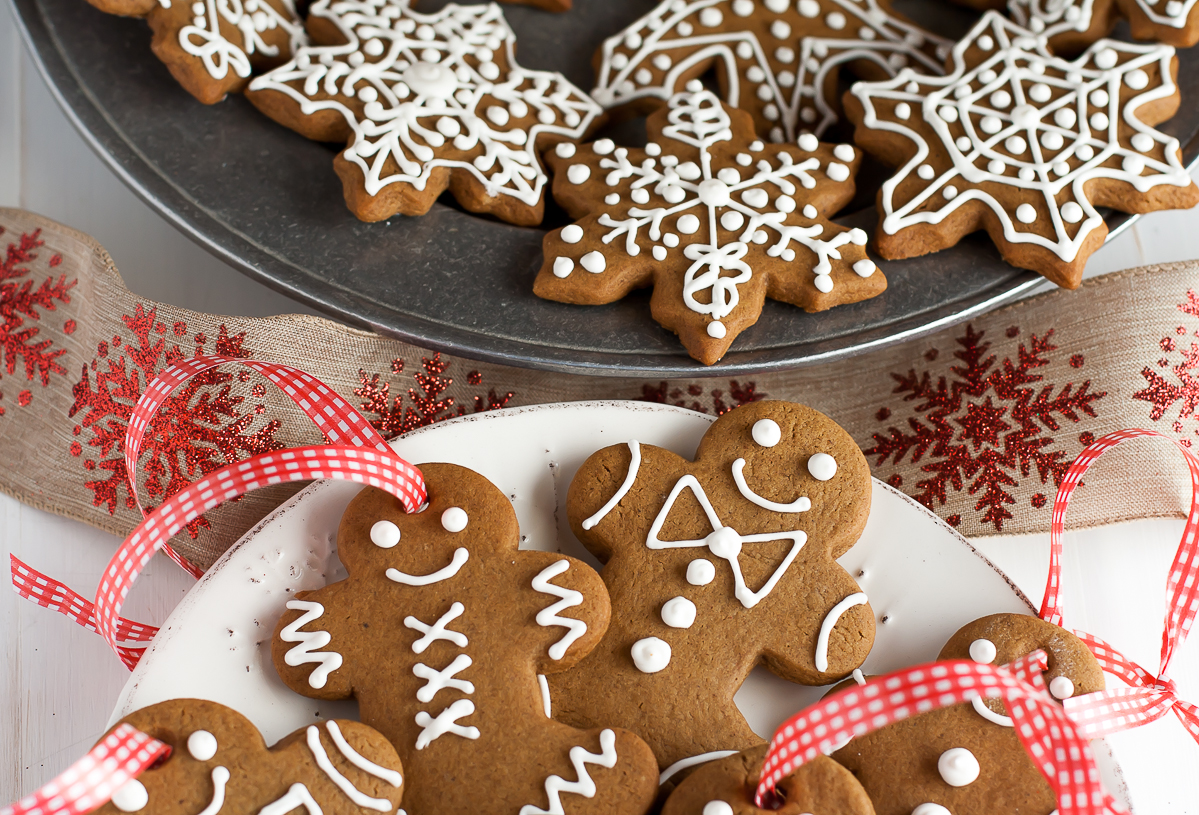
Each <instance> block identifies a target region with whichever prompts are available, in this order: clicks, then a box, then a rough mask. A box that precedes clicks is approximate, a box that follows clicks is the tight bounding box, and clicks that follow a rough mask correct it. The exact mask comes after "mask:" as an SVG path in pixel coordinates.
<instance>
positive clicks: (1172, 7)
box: [1166, 0, 1186, 17]
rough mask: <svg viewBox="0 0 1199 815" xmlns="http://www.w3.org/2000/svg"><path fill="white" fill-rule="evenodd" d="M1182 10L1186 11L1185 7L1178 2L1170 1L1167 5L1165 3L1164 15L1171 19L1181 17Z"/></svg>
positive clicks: (1176, 0) (1177, 0) (1175, 0)
mask: <svg viewBox="0 0 1199 815" xmlns="http://www.w3.org/2000/svg"><path fill="white" fill-rule="evenodd" d="M1184 9H1186V6H1184V5H1183V4H1182V3H1180V2H1179V0H1170V2H1169V3H1166V14H1168V15H1169V16H1171V17H1181V16H1182V12H1183V10H1184Z"/></svg>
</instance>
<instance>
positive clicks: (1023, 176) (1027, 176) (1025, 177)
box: [1016, 167, 1037, 181]
mask: <svg viewBox="0 0 1199 815" xmlns="http://www.w3.org/2000/svg"><path fill="white" fill-rule="evenodd" d="M1016 175H1017V176H1019V177H1020V180H1021V181H1032V180H1033V179H1034V178H1036V177H1037V171H1036V170H1034V169H1033V168H1032V167H1021V168H1020V172H1018V173H1016Z"/></svg>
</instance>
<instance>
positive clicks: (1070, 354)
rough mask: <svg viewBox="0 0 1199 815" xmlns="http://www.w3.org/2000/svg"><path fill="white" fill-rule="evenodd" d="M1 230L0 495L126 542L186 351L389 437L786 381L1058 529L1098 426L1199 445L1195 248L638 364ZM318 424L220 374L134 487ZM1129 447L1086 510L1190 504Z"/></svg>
mask: <svg viewBox="0 0 1199 815" xmlns="http://www.w3.org/2000/svg"><path fill="white" fill-rule="evenodd" d="M0 228H2V229H3V232H2V233H0V242H2V243H4V244H7V252H6V255H5V258H4V261H3V263H2V264H0V320H2V323H0V343H2V344H3V347H2V350H0V354H2V357H0V359H2V364H0V461H2V462H3V465H0V490H3V491H5V492H7V493H9V494H10V495H13V496H14V497H16V498H17V499H19V500H21V501H24V502H25V503H27V504H30V505H32V506H35V507H39V508H42V509H46V510H49V511H51V512H55V513H58V514H60V515H65V516H68V517H71V518H77V519H79V520H82V521H84V522H86V523H89V524H92V525H93V526H97V527H100V528H102V529H105V530H108V531H111V532H113V533H116V534H119V535H122V536H124V535H125V534H127V533H128V532H129V530H130V529H132V528H133V527H134V526H135V525H136V522H137V520H138V519H139V515H138V513H137V511H136V508H135V505H134V503H133V500H132V497H131V495H130V491H129V488H128V482H127V477H126V472H125V464H124V461H123V458H124V449H123V437H124V434H125V427H126V424H127V422H128V419H129V416H130V413H131V412H132V409H133V405H134V404H135V403H136V401H137V397H138V395H139V394H140V393H141V390H142V388H144V387H145V385H146V383H147V381H149V380H150V379H152V378H153V376H154V375H155V374H157V373H158V372H159V371H161V370H162V369H163V368H164V367H165V366H166V365H168V364H169V362H170V361H172V360H175V359H179V358H181V357H190V356H193V355H196V354H224V355H228V356H238V357H247V358H250V357H252V358H255V359H262V360H271V361H277V362H281V363H286V364H289V365H293V366H296V367H298V368H300V369H302V370H306V371H309V372H311V373H312V374H315V375H316V376H318V377H320V378H321V379H322V380H324V381H325V382H327V383H328V384H329V385H331V386H333V387H334V388H336V389H337V390H338V391H339V392H340V393H341V394H342V395H344V396H345V397H346V398H347V399H351V400H352V401H353V402H354V403H355V404H356V405H359V406H360V408H361V409H362V410H363V411H364V412H365V413H366V414H367V416H368V417H369V418H371V419H372V421H373V423H374V424H375V425H376V427H377V428H378V429H379V430H380V431H381V432H382V434H383V435H384V436H386V437H389V438H390V437H392V436H396V435H398V434H400V433H403V432H406V431H408V430H412V429H415V428H417V427H421V426H424V425H427V424H430V423H432V422H437V421H441V420H444V419H448V418H451V417H453V416H458V415H461V414H464V413H473V412H477V411H482V410H493V409H496V408H502V407H514V406H517V405H528V404H536V403H541V402H561V401H575V400H582V399H639V400H645V401H654V402H667V403H670V404H675V405H681V406H684V407H688V408H691V409H694V410H700V411H704V412H707V413H720V412H723V411H725V410H729V409H731V408H733V407H736V406H737V405H739V404H744V403H746V402H750V401H754V400H757V399H763V398H773V399H793V400H796V401H801V402H804V403H806V404H808V405H812V406H813V407H815V408H817V409H818V410H821V411H823V412H824V413H827V414H828V415H829V416H831V417H832V418H834V419H836V420H837V421H838V422H840V423H841V424H842V425H843V426H845V427H846V429H848V430H849V432H850V433H851V434H852V435H853V436H854V438H855V439H857V441H858V443H859V444H860V445H861V446H862V449H863V450H864V451H865V452H866V454H867V458H868V459H869V460H870V463H871V466H872V467H873V469H874V474H875V475H876V476H877V477H878V478H880V479H883V480H884V481H887V482H889V483H891V484H892V485H894V486H896V487H898V488H900V489H902V490H903V491H905V492H907V493H908V494H909V495H912V496H913V497H915V498H916V499H917V500H919V501H921V502H922V503H924V504H925V505H927V506H928V507H930V508H931V509H933V510H934V511H936V512H937V513H938V514H940V515H941V517H943V518H945V519H946V520H947V521H948V522H949V523H950V524H952V525H954V526H956V527H957V528H958V529H959V530H960V531H961V532H962V533H963V534H965V535H967V536H978V535H989V534H998V533H1005V534H1011V533H1023V532H1030V531H1041V530H1045V529H1047V528H1048V527H1049V520H1050V508H1049V504H1050V499H1051V498H1052V496H1053V494H1054V492H1055V491H1056V489H1057V487H1058V484H1059V483H1060V480H1061V478H1062V476H1063V475H1064V474H1065V471H1066V468H1067V467H1068V466H1069V464H1070V462H1071V461H1072V460H1073V459H1074V457H1075V456H1076V455H1077V454H1078V453H1079V451H1080V450H1081V449H1082V448H1083V447H1084V446H1085V445H1086V444H1087V443H1089V442H1090V441H1092V440H1093V439H1094V438H1095V437H1098V436H1101V435H1103V434H1104V433H1107V432H1110V431H1112V430H1117V429H1120V428H1124V427H1136V426H1139V427H1153V428H1155V429H1157V430H1159V431H1161V432H1164V433H1167V434H1169V435H1172V436H1173V437H1175V438H1178V439H1180V440H1181V441H1182V442H1183V443H1184V444H1190V443H1191V442H1192V441H1195V440H1197V439H1199V378H1196V377H1199V371H1197V370H1196V369H1199V263H1197V262H1188V263H1178V264H1170V265H1165V266H1150V267H1145V268H1141V269H1134V270H1131V271H1127V272H1123V273H1120V274H1113V275H1107V276H1105V277H1102V278H1098V279H1095V280H1092V281H1088V282H1086V283H1084V285H1083V287H1082V289H1081V290H1079V291H1076V292H1065V291H1054V292H1051V293H1048V294H1044V295H1041V296H1039V297H1034V298H1032V299H1029V300H1026V301H1023V302H1021V303H1018V304H1016V305H1013V306H1010V307H1008V308H1005V309H1001V310H999V311H995V312H992V313H990V314H988V315H986V316H984V317H981V318H979V319H976V320H974V321H973V322H971V323H969V324H966V325H962V326H958V327H955V328H951V329H948V330H946V331H943V332H941V333H939V334H936V335H934V336H932V337H930V338H927V339H921V340H915V341H912V342H909V343H906V344H903V345H899V346H896V347H893V348H890V349H886V350H883V351H878V352H875V353H872V354H869V355H866V356H863V357H858V358H855V359H850V360H846V361H842V362H835V363H830V364H827V365H822V366H819V367H812V368H804V369H800V370H797V371H792V372H787V373H778V374H768V375H757V376H754V377H752V378H748V379H747V378H733V379H729V378H728V377H727V376H726V377H722V378H717V377H713V378H697V379H691V380H672V381H661V380H653V381H646V380H644V379H601V378H592V377H584V376H567V375H562V374H549V373H543V372H538V371H529V370H524V369H519V368H509V367H505V366H501V365H491V364H487V363H480V362H474V361H471V360H466V359H458V358H452V357H448V356H446V355H444V354H441V355H438V354H436V353H433V352H431V351H427V350H424V349H421V348H418V347H416V346H413V345H409V344H406V343H403V342H398V341H396V340H391V339H387V338H384V337H380V336H378V335H375V334H371V333H368V332H364V331H359V330H356V329H352V328H347V327H345V326H342V325H338V324H336V323H333V322H330V321H328V320H323V319H319V318H315V317H307V316H299V315H282V316H278V317H270V318H265V319H250V318H242V317H217V316H213V315H209V314H199V313H196V312H192V311H187V310H184V309H180V308H175V307H173V306H169V305H164V304H161V303H155V302H152V301H148V300H145V299H143V298H138V297H136V296H135V295H133V294H132V293H131V292H129V291H128V290H127V289H126V288H125V287H124V285H123V283H122V281H121V278H120V275H119V273H118V272H117V270H116V267H115V266H114V265H113V263H112V259H111V258H110V257H109V256H108V253H107V252H105V251H104V249H103V247H101V246H100V245H99V244H98V243H96V241H95V240H93V239H92V238H90V237H88V236H87V235H84V234H81V233H79V232H76V231H74V230H72V229H68V228H67V227H64V226H62V225H60V224H57V223H54V222H53V221H49V220H47V219H45V218H41V217H39V216H36V215H32V214H30V213H27V212H22V211H19V210H6V209H0ZM952 273H953V271H952V270H948V269H947V270H946V274H952ZM319 441H320V439H319V438H316V434H315V432H314V431H313V429H312V424H311V422H309V421H308V420H307V419H306V418H305V417H304V416H303V415H302V414H300V413H299V412H298V409H297V408H296V407H295V406H294V405H292V404H291V403H290V401H289V400H287V398H286V397H285V396H283V395H281V394H279V393H277V392H275V391H274V389H272V388H268V387H266V386H265V385H264V381H263V380H262V379H260V378H259V377H258V376H257V375H251V374H250V373H249V372H242V371H238V370H233V369H232V368H228V369H219V370H217V371H214V372H211V373H209V374H206V375H205V376H204V377H202V378H200V379H198V380H195V381H193V382H192V383H189V384H188V385H186V386H184V387H183V388H181V389H180V390H178V391H177V392H176V393H175V394H173V395H172V397H171V399H170V400H169V402H168V404H167V405H166V406H165V407H164V409H163V411H162V412H161V413H160V415H159V417H158V418H157V419H156V421H155V424H154V426H153V428H152V429H151V431H150V432H149V433H148V434H147V437H146V441H145V444H144V446H143V452H142V454H141V458H140V461H139V465H140V466H139V474H140V478H141V481H140V482H139V492H140V493H141V494H142V495H143V496H144V499H145V501H146V504H147V506H154V505H156V504H157V503H159V502H160V501H161V500H162V498H163V496H164V495H167V494H170V493H173V492H174V491H176V490H177V489H179V488H180V487H181V486H182V485H183V484H185V483H187V482H190V481H192V480H194V479H195V478H197V477H198V476H199V475H200V474H202V473H205V472H210V471H212V470H215V469H217V468H218V467H220V466H223V465H224V464H226V463H229V462H230V461H234V460H237V459H240V458H242V457H244V456H246V455H249V454H252V453H255V452H261V451H265V450H268V449H273V448H276V447H280V446H294V445H299V444H311V443H317V442H319ZM1128 447H1130V448H1131V449H1129V450H1127V451H1126V452H1124V453H1122V454H1117V455H1116V456H1113V459H1114V460H1113V461H1111V462H1107V461H1104V462H1102V463H1100V464H1099V465H1098V466H1097V468H1096V470H1097V471H1096V472H1094V479H1093V480H1094V486H1093V487H1091V489H1093V490H1095V492H1096V493H1097V494H1096V495H1094V496H1092V497H1091V498H1089V499H1088V500H1087V501H1084V502H1082V503H1081V505H1080V507H1079V510H1080V511H1079V512H1078V514H1077V516H1076V517H1075V519H1074V521H1075V522H1076V523H1077V524H1078V525H1080V526H1088V525H1095V524H1101V523H1109V522H1113V521H1118V520H1123V519H1127V518H1133V517H1150V516H1163V515H1170V516H1183V515H1185V508H1186V507H1187V506H1188V505H1189V499H1188V490H1187V488H1188V486H1189V483H1190V481H1189V477H1188V476H1187V474H1186V468H1185V466H1184V465H1183V464H1182V463H1181V462H1177V461H1174V460H1173V459H1172V458H1169V457H1167V456H1163V455H1162V454H1161V450H1160V449H1155V448H1153V447H1152V446H1151V445H1145V446H1143V447H1141V446H1138V445H1128ZM1104 467H1111V468H1115V469H1113V470H1111V471H1110V472H1119V473H1121V475H1120V476H1119V477H1113V476H1111V475H1106V476H1105V474H1104V473H1103V472H1102V470H1103V468H1104ZM286 494H287V493H286V492H282V491H275V492H272V491H269V490H268V491H263V492H259V493H255V494H253V495H250V496H246V497H245V498H243V499H242V500H240V501H238V502H237V503H235V504H231V505H227V506H225V507H222V508H221V509H219V510H216V511H214V512H212V513H211V514H210V515H209V516H206V517H205V518H204V519H202V520H200V521H198V522H197V523H195V524H193V525H192V528H191V529H190V535H191V536H190V537H189V536H188V535H186V534H185V535H181V536H180V537H181V538H182V539H181V540H179V541H177V548H178V549H179V550H180V552H181V553H182V554H183V555H184V556H185V557H187V558H189V559H190V560H192V561H193V562H194V563H196V564H197V565H200V566H204V567H207V566H208V565H210V564H211V563H212V562H213V561H214V560H215V559H216V557H217V556H218V555H219V554H220V553H221V552H223V551H224V550H225V549H226V548H227V547H228V546H229V545H230V544H231V543H232V542H233V541H235V540H236V539H237V538H238V537H239V536H240V535H241V534H242V533H243V532H244V531H245V530H246V529H248V528H249V527H250V526H252V525H253V524H254V523H255V522H256V521H257V520H259V519H260V518H261V517H262V516H263V515H264V514H266V512H268V511H269V510H270V509H271V508H272V507H274V506H275V505H277V504H278V502H279V501H280V500H282V498H283V497H284V496H285V495H286Z"/></svg>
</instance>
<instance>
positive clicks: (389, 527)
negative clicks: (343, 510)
mask: <svg viewBox="0 0 1199 815" xmlns="http://www.w3.org/2000/svg"><path fill="white" fill-rule="evenodd" d="M399 542H400V528H399V527H398V526H396V525H395V524H393V523H392V522H391V521H378V522H376V523H375V525H374V526H372V527H371V543H373V544H374V545H375V546H378V547H379V548H380V549H390V548H391V547H393V546H395V545H396V544H397V543H399ZM197 732H198V731H197Z"/></svg>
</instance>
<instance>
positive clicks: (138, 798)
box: [112, 778, 150, 812]
mask: <svg viewBox="0 0 1199 815" xmlns="http://www.w3.org/2000/svg"><path fill="white" fill-rule="evenodd" d="M148 803H150V793H148V792H146V788H145V787H144V786H142V782H140V781H138V780H137V779H136V778H131V779H129V781H127V782H126V783H125V786H123V787H121V788H120V789H119V790H117V791H116V792H114V793H113V794H112V805H113V806H115V807H116V808H117V809H119V810H121V812H138V811H140V810H142V809H145V807H146V804H148Z"/></svg>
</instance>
